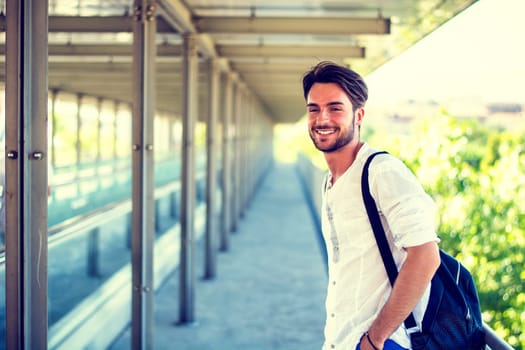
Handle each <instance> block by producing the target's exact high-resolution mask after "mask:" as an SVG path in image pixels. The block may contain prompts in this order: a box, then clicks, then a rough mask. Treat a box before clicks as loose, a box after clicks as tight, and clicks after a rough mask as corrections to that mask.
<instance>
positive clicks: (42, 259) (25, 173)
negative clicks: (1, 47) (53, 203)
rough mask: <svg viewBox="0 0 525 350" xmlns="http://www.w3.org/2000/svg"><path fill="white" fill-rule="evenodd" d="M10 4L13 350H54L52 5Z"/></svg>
mask: <svg viewBox="0 0 525 350" xmlns="http://www.w3.org/2000/svg"><path fill="white" fill-rule="evenodd" d="M6 6H7V9H6V13H8V14H9V16H8V17H7V22H6V26H7V31H6V41H7V43H8V46H7V50H6V51H7V52H6V78H7V79H6V99H5V101H6V132H5V148H6V149H5V151H6V155H7V157H6V164H5V165H6V176H5V184H6V188H5V192H6V193H5V196H4V198H5V201H6V202H5V205H6V273H5V281H6V282H5V293H6V302H5V306H6V311H5V321H6V322H5V327H6V328H5V332H6V333H5V339H6V343H5V345H6V348H7V349H24V350H25V349H27V350H29V349H46V348H47V328H48V327H47V325H48V322H47V305H48V300H47V294H48V293H47V286H48V281H47V256H48V249H47V156H48V155H47V113H48V111H47V96H48V91H47V89H48V86H47V24H48V22H47V11H48V10H47V9H48V2H47V1H46V0H42V1H30V0H10V1H9V2H8V3H7V5H6ZM2 151H4V150H2Z"/></svg>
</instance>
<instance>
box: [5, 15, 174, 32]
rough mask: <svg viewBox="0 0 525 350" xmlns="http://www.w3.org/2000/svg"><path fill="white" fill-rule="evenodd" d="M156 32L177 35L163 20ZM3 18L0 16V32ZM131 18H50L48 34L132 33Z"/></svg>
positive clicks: (124, 16) (158, 19)
mask: <svg viewBox="0 0 525 350" xmlns="http://www.w3.org/2000/svg"><path fill="white" fill-rule="evenodd" d="M156 25H157V32H159V33H177V31H176V30H174V28H173V27H172V26H170V25H169V24H168V23H167V22H166V21H165V20H164V19H163V18H161V17H159V18H157V21H156ZM3 31H5V16H2V15H0V32H3ZM132 32H133V16H127V15H123V16H92V17H90V16H50V17H49V33H132Z"/></svg>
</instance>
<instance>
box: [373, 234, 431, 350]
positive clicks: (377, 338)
mask: <svg viewBox="0 0 525 350" xmlns="http://www.w3.org/2000/svg"><path fill="white" fill-rule="evenodd" d="M439 263H440V258H439V249H438V246H437V243H435V242H429V243H425V244H422V245H420V246H416V247H410V248H407V258H406V260H405V262H404V263H403V266H402V267H401V269H400V270H399V275H398V276H397V279H396V282H395V284H394V287H393V289H392V293H391V294H390V297H389V298H388V300H387V302H386V303H385V305H384V306H383V309H382V310H381V311H380V313H379V315H378V317H377V318H376V320H375V321H374V323H373V324H372V326H371V327H370V329H369V336H370V338H371V340H372V341H373V342H374V344H376V345H377V346H380V347H381V348H382V346H383V343H384V342H385V341H386V340H387V339H388V338H389V337H390V335H391V334H392V333H393V332H394V331H395V330H396V329H397V328H399V326H400V325H401V323H403V321H404V320H405V319H406V318H407V316H408V315H409V314H410V312H412V310H413V309H414V307H415V306H416V305H417V303H418V302H419V300H420V299H421V296H422V295H423V293H424V292H425V289H426V288H427V286H428V283H429V282H430V280H431V279H432V277H433V276H434V273H435V272H436V270H437V268H438V267H439Z"/></svg>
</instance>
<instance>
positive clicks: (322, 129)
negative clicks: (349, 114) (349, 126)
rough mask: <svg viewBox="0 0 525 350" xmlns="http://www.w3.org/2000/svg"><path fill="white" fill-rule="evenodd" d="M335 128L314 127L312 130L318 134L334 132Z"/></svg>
mask: <svg viewBox="0 0 525 350" xmlns="http://www.w3.org/2000/svg"><path fill="white" fill-rule="evenodd" d="M336 130H337V129H336V128H327V127H317V128H314V131H315V132H316V133H318V134H319V135H331V134H333V133H335V132H336Z"/></svg>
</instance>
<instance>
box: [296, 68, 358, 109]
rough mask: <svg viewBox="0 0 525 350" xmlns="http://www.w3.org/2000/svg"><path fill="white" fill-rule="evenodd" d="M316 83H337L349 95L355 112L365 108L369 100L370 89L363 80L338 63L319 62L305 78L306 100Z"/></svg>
mask: <svg viewBox="0 0 525 350" xmlns="http://www.w3.org/2000/svg"><path fill="white" fill-rule="evenodd" d="M315 83H335V84H337V85H339V86H340V87H341V89H343V90H344V92H345V93H346V94H347V95H348V98H349V99H350V102H352V106H353V108H354V110H356V109H357V108H360V107H364V105H365V103H366V100H367V99H368V88H367V86H366V83H365V81H364V80H363V78H362V77H361V76H360V75H359V74H357V73H356V72H354V71H353V70H351V69H349V68H346V67H344V66H340V65H338V64H336V63H333V62H329V61H323V62H319V63H318V64H317V65H316V66H315V67H313V68H312V69H311V70H310V71H309V72H307V73H306V74H305V75H304V77H303V90H304V99H305V100H306V99H307V98H308V93H309V92H310V89H311V88H312V85H314V84H315Z"/></svg>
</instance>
